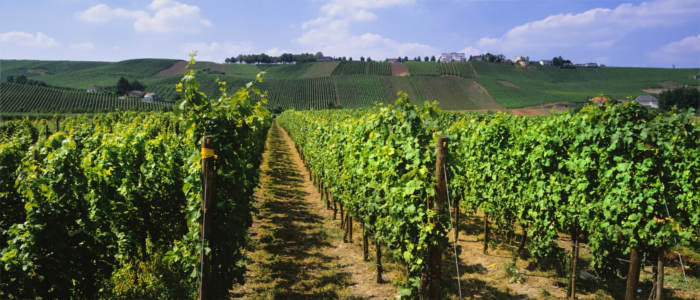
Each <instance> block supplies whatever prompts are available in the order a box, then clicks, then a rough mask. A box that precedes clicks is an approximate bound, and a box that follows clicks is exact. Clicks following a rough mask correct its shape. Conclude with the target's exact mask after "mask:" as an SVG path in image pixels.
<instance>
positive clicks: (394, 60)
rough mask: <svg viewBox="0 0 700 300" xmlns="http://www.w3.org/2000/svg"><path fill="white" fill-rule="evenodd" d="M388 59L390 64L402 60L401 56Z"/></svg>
mask: <svg viewBox="0 0 700 300" xmlns="http://www.w3.org/2000/svg"><path fill="white" fill-rule="evenodd" d="M386 61H387V62H388V63H390V64H393V63H398V62H401V59H400V58H387V59H386Z"/></svg>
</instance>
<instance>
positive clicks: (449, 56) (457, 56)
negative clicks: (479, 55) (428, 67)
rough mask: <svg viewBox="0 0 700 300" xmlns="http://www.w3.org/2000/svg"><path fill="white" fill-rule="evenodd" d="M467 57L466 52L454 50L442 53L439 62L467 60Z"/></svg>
mask: <svg viewBox="0 0 700 300" xmlns="http://www.w3.org/2000/svg"><path fill="white" fill-rule="evenodd" d="M466 60H467V57H466V55H465V54H464V53H457V52H452V53H443V54H442V55H440V59H438V61H439V62H453V61H466Z"/></svg>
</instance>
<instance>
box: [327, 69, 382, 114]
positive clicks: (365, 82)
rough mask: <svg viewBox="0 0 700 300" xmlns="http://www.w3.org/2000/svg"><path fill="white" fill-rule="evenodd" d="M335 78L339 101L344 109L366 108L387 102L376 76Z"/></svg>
mask: <svg viewBox="0 0 700 300" xmlns="http://www.w3.org/2000/svg"><path fill="white" fill-rule="evenodd" d="M333 78H334V81H335V84H336V86H337V88H338V100H339V102H340V105H341V106H342V107H346V108H354V107H361V106H365V107H366V106H372V105H374V103H377V102H382V103H384V102H386V95H385V94H384V87H383V86H382V82H381V80H379V78H378V77H376V76H361V75H355V76H336V77H333Z"/></svg>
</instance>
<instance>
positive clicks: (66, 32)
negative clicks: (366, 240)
mask: <svg viewBox="0 0 700 300" xmlns="http://www.w3.org/2000/svg"><path fill="white" fill-rule="evenodd" d="M698 16H700V0H647V1H611V0H608V1H602V0H601V1H598V0H587V1H551V0H539V1H515V0H492V1H486V0H430V1H429V0H356V1H338V0H295V1H268V0H257V1H195V0H148V1H135V0H121V1H114V0H42V1H40V0H36V1H29V0H28V1H1V2H0V58H2V59H47V60H57V59H69V60H101V61H118V60H123V59H130V58H143V57H159V58H180V59H184V58H186V57H187V53H188V52H191V51H193V50H197V51H198V53H199V56H198V57H199V59H203V60H212V61H223V59H224V58H225V57H228V56H234V55H237V54H241V53H260V52H265V53H268V54H271V55H278V54H280V53H282V52H293V53H297V52H316V51H322V52H323V53H324V54H326V55H332V56H352V57H354V58H358V57H360V56H365V57H367V56H370V57H372V58H374V59H383V58H386V57H396V56H408V57H411V58H412V57H414V56H417V55H420V56H425V55H436V56H437V55H439V54H440V53H441V52H452V51H458V52H466V53H467V55H469V54H478V53H485V52H491V53H503V54H505V55H506V56H508V57H510V58H512V57H514V56H516V55H526V56H530V58H531V59H542V58H551V57H553V56H559V55H561V56H563V57H565V58H569V59H571V60H572V61H574V62H577V63H579V62H598V63H603V64H607V65H614V66H640V67H642V66H653V67H671V66H672V65H676V66H678V67H699V66H700V17H698Z"/></svg>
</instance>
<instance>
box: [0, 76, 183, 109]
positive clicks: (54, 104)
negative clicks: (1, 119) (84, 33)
mask: <svg viewBox="0 0 700 300" xmlns="http://www.w3.org/2000/svg"><path fill="white" fill-rule="evenodd" d="M0 94H1V95H2V97H0V113H3V114H4V113H49V112H51V113H95V112H110V111H115V110H121V111H127V110H129V111H167V110H170V109H171V107H172V105H170V104H166V103H153V102H147V101H143V100H142V99H140V98H133V97H126V98H123V99H122V98H120V97H118V96H115V95H110V94H89V93H87V92H85V91H82V90H69V89H57V88H47V87H40V86H31V85H23V84H14V83H0Z"/></svg>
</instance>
